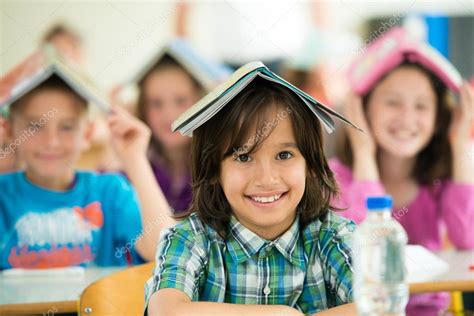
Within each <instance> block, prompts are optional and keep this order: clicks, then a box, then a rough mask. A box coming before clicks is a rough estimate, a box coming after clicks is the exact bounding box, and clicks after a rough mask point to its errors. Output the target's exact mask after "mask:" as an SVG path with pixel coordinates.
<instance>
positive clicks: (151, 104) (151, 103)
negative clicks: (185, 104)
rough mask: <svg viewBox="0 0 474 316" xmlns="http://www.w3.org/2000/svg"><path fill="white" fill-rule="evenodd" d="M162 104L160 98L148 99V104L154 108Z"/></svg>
mask: <svg viewBox="0 0 474 316" xmlns="http://www.w3.org/2000/svg"><path fill="white" fill-rule="evenodd" d="M161 105H162V102H161V101H158V100H151V101H148V106H149V107H152V108H155V109H159V108H161Z"/></svg>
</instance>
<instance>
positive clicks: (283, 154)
mask: <svg viewBox="0 0 474 316" xmlns="http://www.w3.org/2000/svg"><path fill="white" fill-rule="evenodd" d="M291 157H293V154H292V153H290V152H289V151H282V152H281V153H278V155H277V159H278V160H287V159H290V158H291Z"/></svg>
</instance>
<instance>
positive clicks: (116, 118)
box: [108, 107, 175, 261]
mask: <svg viewBox="0 0 474 316" xmlns="http://www.w3.org/2000/svg"><path fill="white" fill-rule="evenodd" d="M108 122H109V126H110V131H111V135H112V145H113V147H114V149H115V151H116V152H117V155H118V156H119V158H120V160H121V161H122V164H123V166H124V168H125V172H126V173H127V176H128V177H129V178H130V181H131V182H132V184H133V186H134V188H135V190H136V192H137V194H138V198H139V200H140V210H141V212H140V213H141V219H142V227H143V234H142V236H143V237H142V238H139V239H138V241H137V243H136V245H135V247H136V249H137V251H138V253H139V254H140V255H141V256H142V257H143V258H144V259H145V260H147V261H152V260H153V259H154V257H155V250H156V246H157V243H158V239H159V235H160V232H161V230H162V229H163V228H167V227H170V226H172V225H174V224H175V221H174V220H173V219H172V218H171V216H170V215H171V214H170V206H169V204H168V202H167V200H166V198H165V196H164V195H163V192H162V191H161V188H160V187H159V185H158V183H157V182H156V179H155V176H154V174H153V171H152V169H151V166H150V163H149V161H148V159H147V156H146V151H147V148H148V143H149V140H150V135H151V133H150V130H149V128H148V127H147V126H146V125H145V124H143V123H142V122H141V121H140V120H138V119H137V118H135V117H133V116H132V115H130V114H129V113H127V112H126V111H125V110H123V109H121V108H118V107H114V108H113V112H112V114H110V116H109V118H108Z"/></svg>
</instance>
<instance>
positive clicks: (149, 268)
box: [79, 262, 155, 316]
mask: <svg viewBox="0 0 474 316" xmlns="http://www.w3.org/2000/svg"><path fill="white" fill-rule="evenodd" d="M154 267H155V263H154V262H150V263H146V264H142V265H140V266H136V267H132V268H128V269H126V270H124V271H121V272H117V273H115V274H113V275H110V276H108V277H106V278H103V279H101V280H98V281H97V282H95V283H93V284H92V285H90V286H89V287H88V288H87V289H85V290H84V292H83V293H82V295H81V299H80V302H79V311H80V315H84V316H89V315H90V316H95V315H114V316H128V315H143V308H144V306H145V288H144V286H145V282H146V281H147V280H148V279H149V278H150V277H151V276H152V275H153V269H154ZM86 311H87V312H86Z"/></svg>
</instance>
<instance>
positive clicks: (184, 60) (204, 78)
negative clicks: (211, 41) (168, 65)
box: [132, 38, 232, 91]
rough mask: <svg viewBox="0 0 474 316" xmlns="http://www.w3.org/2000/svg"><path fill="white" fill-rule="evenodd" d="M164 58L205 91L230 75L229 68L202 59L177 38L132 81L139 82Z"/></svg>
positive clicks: (186, 43)
mask: <svg viewBox="0 0 474 316" xmlns="http://www.w3.org/2000/svg"><path fill="white" fill-rule="evenodd" d="M166 56H168V57H170V58H171V59H173V60H174V61H176V62H177V63H178V64H179V65H181V66H182V67H183V68H184V69H185V70H186V71H187V72H189V73H190V74H191V76H192V77H193V78H194V79H195V80H196V81H197V82H199V84H200V85H201V86H202V87H203V88H204V89H205V90H206V91H211V90H212V89H213V88H214V87H215V86H216V85H217V84H219V83H220V82H222V81H224V80H225V79H227V77H229V76H230V74H231V73H232V71H231V69H230V68H228V67H226V66H224V65H221V64H219V63H214V62H211V61H209V60H207V59H205V58H203V57H202V56H201V55H200V54H198V53H197V52H196V51H195V50H194V49H193V48H192V47H191V46H189V44H188V42H187V41H185V40H184V39H180V38H177V39H175V40H173V41H171V42H169V43H168V44H167V45H165V46H164V47H163V48H162V49H161V50H160V51H159V52H158V54H156V55H155V56H154V57H153V58H152V59H151V60H150V61H149V62H148V63H146V64H145V66H144V67H143V68H141V69H140V70H139V71H138V73H137V74H136V75H135V76H134V77H133V80H132V81H134V82H140V81H141V80H142V79H143V78H144V77H145V76H146V75H147V74H148V72H149V71H150V70H152V69H153V67H154V66H155V65H157V64H158V63H159V62H160V61H161V60H162V59H163V58H165V57H166Z"/></svg>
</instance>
